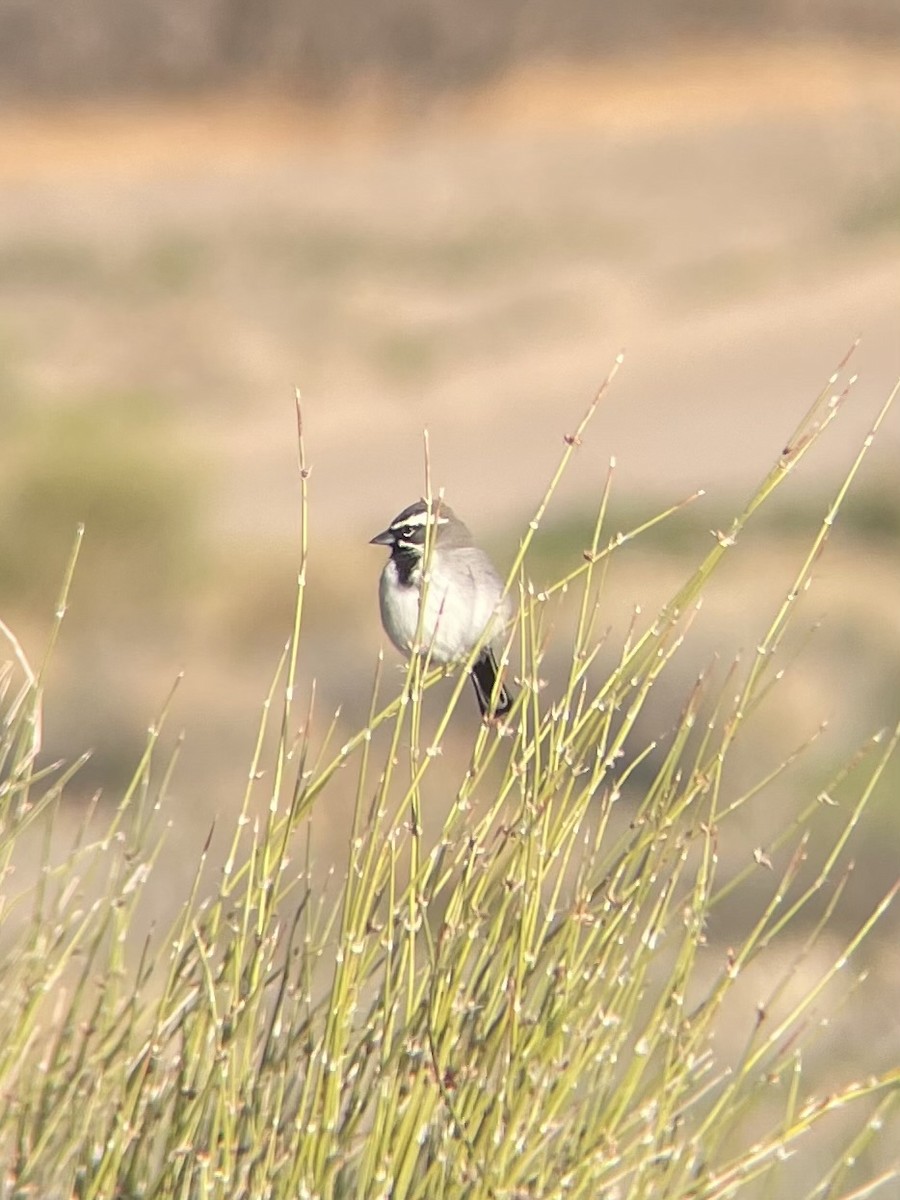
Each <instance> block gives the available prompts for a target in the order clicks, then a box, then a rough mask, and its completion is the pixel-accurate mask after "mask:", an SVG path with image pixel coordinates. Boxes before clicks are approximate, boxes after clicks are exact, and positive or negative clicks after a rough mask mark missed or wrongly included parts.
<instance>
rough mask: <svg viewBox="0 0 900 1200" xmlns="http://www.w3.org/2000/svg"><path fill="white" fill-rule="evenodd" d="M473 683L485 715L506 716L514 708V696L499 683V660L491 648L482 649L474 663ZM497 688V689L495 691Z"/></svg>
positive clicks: (479, 704)
mask: <svg viewBox="0 0 900 1200" xmlns="http://www.w3.org/2000/svg"><path fill="white" fill-rule="evenodd" d="M472 683H473V684H474V685H475V695H476V696H477V697H478V707H479V708H480V709H481V715H482V716H483V717H505V716H506V714H507V713H508V712H509V710H510V709H511V708H512V696H510V694H509V692H508V691H507V689H506V688H505V687H504V686H503V684H501V685H500V686H499V687H496V684H497V660H496V658H494V652H493V650H491V649H487V650H484V651H482V653H481V655H480V656H479V657H478V658H477V659H476V661H475V662H474V663H473V665H472ZM495 688H496V691H495Z"/></svg>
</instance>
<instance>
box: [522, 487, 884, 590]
mask: <svg viewBox="0 0 900 1200" xmlns="http://www.w3.org/2000/svg"><path fill="white" fill-rule="evenodd" d="M829 505H830V498H829V497H826V496H824V495H823V496H818V497H817V496H815V495H809V494H807V495H805V496H803V497H802V498H801V499H799V500H797V499H794V500H792V501H791V502H790V503H783V502H778V501H776V502H774V503H773V504H772V505H771V507H770V508H767V509H766V510H765V511H764V512H763V513H760V515H759V516H758V517H757V519H756V521H755V523H754V530H753V537H754V538H765V539H766V541H767V542H768V543H769V544H770V545H772V544H775V543H777V541H778V540H779V539H783V540H788V539H790V540H794V539H803V540H806V539H808V537H809V533H810V530H812V529H816V528H817V527H818V526H819V525H820V524H821V522H822V520H823V518H824V516H825V514H826V513H827V511H828V508H829ZM646 519H647V507H646V505H643V504H641V505H639V504H638V503H637V502H633V503H626V504H621V503H614V504H612V505H611V509H610V514H609V518H608V520H607V522H606V528H605V533H604V535H603V536H602V537H601V539H600V542H601V545H605V544H606V542H607V541H608V540H609V539H610V538H612V537H614V536H615V535H616V534H618V533H622V534H627V533H628V532H629V530H632V529H636V528H637V527H638V526H640V525H642V524H643V523H644V521H646ZM731 520H732V517H731V515H730V510H729V509H728V508H727V507H726V506H723V505H721V504H715V503H713V502H712V501H711V500H710V499H709V498H708V497H702V498H701V499H700V500H698V501H696V502H695V503H694V504H692V505H690V506H689V507H687V508H685V509H684V511H682V512H680V513H676V514H674V515H673V516H672V517H670V518H669V519H668V520H667V521H663V522H660V523H659V524H656V525H653V526H651V527H650V528H649V529H647V530H644V531H643V532H642V533H641V534H640V536H639V538H638V539H636V540H635V542H634V545H635V547H637V548H639V549H640V551H642V552H646V551H648V550H652V551H653V552H654V553H658V554H665V555H668V556H671V557H673V558H684V557H686V556H687V557H695V556H696V555H697V554H699V553H700V552H701V551H703V550H704V549H705V548H706V547H707V546H708V544H709V539H710V537H711V535H712V534H713V531H718V530H722V531H726V532H727V530H728V529H729V527H730V524H731ZM593 528H594V515H593V514H592V513H590V512H587V511H583V512H573V513H571V514H570V515H567V516H566V517H562V518H557V519H554V520H549V521H547V522H546V523H545V524H544V526H543V527H542V528H541V530H540V531H539V533H538V535H537V537H536V538H535V542H534V553H533V563H534V565H536V566H537V567H538V568H539V569H540V570H541V571H544V572H546V574H547V577H548V578H549V577H552V576H553V574H554V573H555V572H556V571H558V570H559V569H560V568H561V567H562V566H563V565H564V564H565V563H569V564H571V563H572V562H573V561H574V560H577V559H578V558H579V557H580V556H581V554H582V553H583V551H584V550H585V549H586V548H587V547H588V546H589V545H590V543H591V538H592V536H593ZM835 536H836V537H838V538H846V539H848V540H850V541H852V542H853V544H854V545H855V546H856V547H857V548H859V547H864V546H866V545H869V546H871V547H873V548H876V547H877V548H881V547H885V546H888V545H896V543H897V540H898V538H900V486H898V484H897V482H896V481H893V480H889V479H881V480H876V481H874V482H869V483H861V484H860V485H859V487H858V488H857V489H856V490H855V491H854V492H852V493H851V494H850V496H849V497H848V498H847V500H846V502H845V504H844V506H843V508H842V509H841V516H840V521H839V523H838V526H837V529H836V533H835Z"/></svg>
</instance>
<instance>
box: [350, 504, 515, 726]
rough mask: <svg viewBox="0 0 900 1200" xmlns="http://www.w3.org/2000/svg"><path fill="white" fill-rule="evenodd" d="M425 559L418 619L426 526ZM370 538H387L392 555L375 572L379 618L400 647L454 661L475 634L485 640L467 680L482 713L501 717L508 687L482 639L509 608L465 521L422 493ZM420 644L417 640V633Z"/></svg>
mask: <svg viewBox="0 0 900 1200" xmlns="http://www.w3.org/2000/svg"><path fill="white" fill-rule="evenodd" d="M429 525H431V526H432V530H433V532H432V534H431V537H430V538H429V545H430V562H429V572H428V574H429V579H428V587H427V590H426V594H425V612H424V616H423V618H422V624H421V629H420V627H419V602H420V600H421V598H422V584H423V559H424V557H425V539H426V530H427V527H428V526H429ZM372 543H373V544H374V545H376V546H389V547H390V550H391V557H390V558H389V559H388V561H387V563H386V564H385V567H384V570H383V571H382V572H381V582H380V584H379V589H378V597H379V600H380V602H381V622H382V624H383V625H384V629H385V632H386V633H387V635H388V637H389V638H390V639H391V641H392V642H393V643H394V645H395V646H396V647H397V649H398V650H399V651H400V652H401V653H402V654H406V655H409V654H411V653H412V652H413V650H414V649H418V650H419V651H420V652H421V653H423V654H427V655H429V657H430V659H431V661H432V662H433V663H438V664H443V663H455V662H461V661H463V660H464V659H466V658H468V656H469V654H470V653H471V652H472V650H473V649H474V647H475V645H476V643H477V642H478V641H479V640H480V639H481V637H482V635H486V637H487V639H488V640H487V641H485V644H484V647H483V649H482V650H481V653H480V654H479V655H478V657H477V658H476V660H475V662H474V663H473V664H472V682H473V683H474V685H475V694H476V696H477V697H478V706H479V708H480V709H481V715H482V716H487V715H489V714H490V715H492V716H497V717H502V716H503V715H504V714H505V713H508V712H509V710H510V708H511V707H512V699H511V698H510V694H509V692H508V691H507V690H506V688H505V687H504V686H503V684H502V683H501V684H500V685H499V687H498V686H496V683H497V660H496V658H495V657H494V652H493V650H492V649H491V646H490V642H489V639H490V638H492V637H496V636H498V635H499V634H500V633H501V632H502V631H503V629H504V627H505V626H506V625H508V624H509V621H510V617H511V615H512V603H511V601H510V598H509V596H505V595H504V594H503V582H502V580H501V579H500V576H499V575H498V574H497V572H496V571H495V570H494V566H493V563H492V562H491V560H490V559H489V558H488V556H487V555H486V554H485V552H484V551H483V550H479V548H478V547H477V546H476V545H475V543H474V542H473V541H472V535H471V534H470V533H469V531H468V529H467V528H466V526H465V525H464V524H463V523H462V521H460V519H459V517H457V516H456V515H455V513H454V512H453V510H452V509H450V508H448V507H447V505H446V504H444V503H443V501H441V500H434V501H433V502H432V504H431V507H430V509H429V506H428V504H427V503H426V502H425V501H424V500H419V501H417V502H416V503H415V504H410V506H409V508H404V510H403V512H401V513H399V514H398V515H397V516H396V517H394V519H393V521H391V523H390V525H389V526H388V527H387V529H385V530H384V531H383V532H382V533H379V534H376V536H375V537H373V538H372ZM417 634H418V636H419V638H420V640H421V646H420V647H416V644H415V643H416V636H417Z"/></svg>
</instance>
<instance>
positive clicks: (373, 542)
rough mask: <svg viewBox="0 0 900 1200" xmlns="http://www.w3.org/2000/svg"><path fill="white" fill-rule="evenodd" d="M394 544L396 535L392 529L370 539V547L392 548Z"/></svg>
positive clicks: (384, 530)
mask: <svg viewBox="0 0 900 1200" xmlns="http://www.w3.org/2000/svg"><path fill="white" fill-rule="evenodd" d="M393 544H394V535H393V533H392V532H391V530H390V529H383V530H382V531H381V533H376V534H375V536H374V537H373V538H370V539H369V545H370V546H392V545H393Z"/></svg>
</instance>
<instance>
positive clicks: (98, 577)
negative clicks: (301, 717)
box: [0, 393, 203, 619]
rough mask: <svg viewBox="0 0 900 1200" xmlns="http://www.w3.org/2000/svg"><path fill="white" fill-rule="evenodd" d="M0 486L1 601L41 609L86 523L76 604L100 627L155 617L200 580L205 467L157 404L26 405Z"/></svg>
mask: <svg viewBox="0 0 900 1200" xmlns="http://www.w3.org/2000/svg"><path fill="white" fill-rule="evenodd" d="M0 461H2V463H3V471H2V478H0V601H2V602H3V604H4V605H5V606H7V607H8V608H9V607H13V608H19V609H24V608H30V607H33V606H36V605H41V606H44V605H46V603H47V598H48V597H49V596H53V595H54V594H55V591H56V588H57V587H58V585H59V581H60V578H61V576H62V572H63V568H64V566H65V563H66V561H67V559H68V556H69V554H70V552H71V548H72V544H73V541H74V537H75V531H76V529H77V527H78V525H79V524H84V525H85V527H86V535H85V541H84V547H83V551H82V553H83V562H82V570H81V571H80V572H79V576H78V582H77V585H76V595H77V596H78V597H80V598H85V591H86V590H87V591H88V592H89V593H90V594H89V596H88V597H86V598H85V599H86V602H87V603H89V604H90V605H91V606H96V608H97V611H98V613H102V614H103V617H104V618H107V619H108V617H109V616H110V614H111V613H115V612H117V611H118V612H120V613H121V612H124V611H127V610H137V611H143V610H146V609H147V608H152V609H153V610H154V611H155V612H158V611H159V610H160V608H161V607H162V608H163V609H164V608H165V607H166V604H167V602H171V601H172V600H174V599H175V598H176V597H177V596H179V595H180V594H181V593H182V592H183V589H184V587H185V585H186V584H189V582H190V581H191V579H192V578H194V577H195V576H196V572H197V570H198V567H199V561H198V556H199V555H200V554H201V550H202V537H201V530H200V524H199V513H200V510H199V499H200V496H201V493H202V487H203V480H202V466H200V465H199V464H198V463H196V462H194V461H191V459H190V457H189V456H188V454H187V452H186V451H184V450H183V449H182V448H181V447H179V446H178V444H177V442H176V439H175V434H174V431H173V425H172V422H171V421H170V420H169V419H167V417H166V414H165V411H164V408H163V406H162V404H161V402H160V400H159V398H158V397H156V396H153V395H149V394H138V393H110V394H103V395H99V396H94V397H75V398H73V399H72V401H71V402H70V403H67V404H65V405H62V404H54V405H50V404H47V405H46V406H45V407H41V408H40V409H38V410H36V409H35V407H34V406H33V405H32V406H29V407H27V408H26V407H25V406H24V405H20V406H19V408H18V411H17V412H14V413H13V415H12V418H11V419H10V420H9V421H8V422H7V428H6V430H5V438H4V445H3V450H2V460H0Z"/></svg>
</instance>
